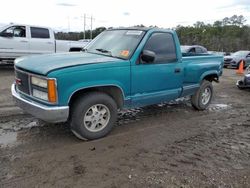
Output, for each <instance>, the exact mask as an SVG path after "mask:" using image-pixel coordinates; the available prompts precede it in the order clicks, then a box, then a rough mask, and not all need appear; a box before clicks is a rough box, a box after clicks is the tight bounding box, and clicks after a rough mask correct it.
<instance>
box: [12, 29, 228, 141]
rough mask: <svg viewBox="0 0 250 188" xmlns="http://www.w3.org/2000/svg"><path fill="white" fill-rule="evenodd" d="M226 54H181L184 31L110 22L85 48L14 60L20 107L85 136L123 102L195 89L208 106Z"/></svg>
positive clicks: (109, 124) (105, 125) (101, 128)
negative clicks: (111, 26) (114, 25)
mask: <svg viewBox="0 0 250 188" xmlns="http://www.w3.org/2000/svg"><path fill="white" fill-rule="evenodd" d="M222 67H223V57H221V56H213V55H210V56H193V57H192V56H189V57H182V55H181V50H180V44H179V40H178V37H177V34H176V33H175V32H174V31H171V30H165V29H158V28H121V29H111V30H106V31H104V32H103V33H101V34H100V35H99V36H98V37H96V38H95V39H94V40H93V41H92V42H91V43H90V44H89V45H88V46H87V47H86V48H85V49H84V51H83V52H77V53H71V54H69V53H65V54H53V55H52V54H51V55H39V56H33V57H27V58H19V59H17V60H16V61H15V75H16V80H15V83H14V84H13V85H12V95H13V96H14V99H15V100H16V103H17V104H18V106H19V107H21V108H22V109H24V110H25V111H27V112H28V113H30V114H32V115H34V116H35V117H37V118H39V119H42V120H44V121H47V122H53V123H57V122H66V121H68V122H69V123H70V126H71V130H72V132H73V133H74V134H75V135H76V136H77V137H78V138H80V139H97V138H101V137H103V136H105V135H107V134H108V133H109V132H110V131H111V130H112V128H113V127H114V124H115V123H116V119H117V110H118V109H123V108H135V107H141V106H146V105H151V104H157V103H161V102H166V101H170V100H174V99H177V98H179V97H183V96H191V103H192V106H193V107H194V108H195V109H197V110H204V109H206V108H207V106H208V105H209V104H210V101H211V99H212V96H213V86H212V81H216V82H218V81H219V77H220V76H221V75H222Z"/></svg>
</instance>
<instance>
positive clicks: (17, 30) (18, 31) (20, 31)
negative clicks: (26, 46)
mask: <svg viewBox="0 0 250 188" xmlns="http://www.w3.org/2000/svg"><path fill="white" fill-rule="evenodd" d="M3 33H11V34H13V37H26V29H25V26H12V27H9V28H8V29H6V30H4V31H3Z"/></svg>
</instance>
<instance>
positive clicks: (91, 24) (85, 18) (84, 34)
mask: <svg viewBox="0 0 250 188" xmlns="http://www.w3.org/2000/svg"><path fill="white" fill-rule="evenodd" d="M87 19H90V36H89V37H90V39H92V37H93V33H92V29H93V20H94V18H93V16H92V15H91V17H87V16H86V14H84V20H83V21H84V25H83V27H84V32H83V38H84V39H86V21H87Z"/></svg>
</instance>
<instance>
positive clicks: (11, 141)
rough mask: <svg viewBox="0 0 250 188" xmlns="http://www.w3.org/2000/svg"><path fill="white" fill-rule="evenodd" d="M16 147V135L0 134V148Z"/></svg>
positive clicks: (10, 133) (12, 133) (13, 133)
mask: <svg viewBox="0 0 250 188" xmlns="http://www.w3.org/2000/svg"><path fill="white" fill-rule="evenodd" d="M15 145H17V133H16V132H7V133H1V134H0V148H1V147H3V148H5V147H13V146H15Z"/></svg>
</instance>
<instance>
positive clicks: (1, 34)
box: [0, 24, 88, 63]
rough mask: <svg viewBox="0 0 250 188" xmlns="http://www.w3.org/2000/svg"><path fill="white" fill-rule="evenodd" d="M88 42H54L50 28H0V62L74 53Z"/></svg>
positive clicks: (24, 26)
mask: <svg viewBox="0 0 250 188" xmlns="http://www.w3.org/2000/svg"><path fill="white" fill-rule="evenodd" d="M87 43H88V42H80V41H68V40H55V34H54V32H53V30H52V29H51V28H47V27H37V26H30V25H22V24H11V25H7V26H5V27H2V28H0V62H5V63H13V61H14V59H15V58H17V57H21V56H27V55H36V54H48V53H60V52H76V51H80V50H82V48H83V47H84V46H86V44H87Z"/></svg>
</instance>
